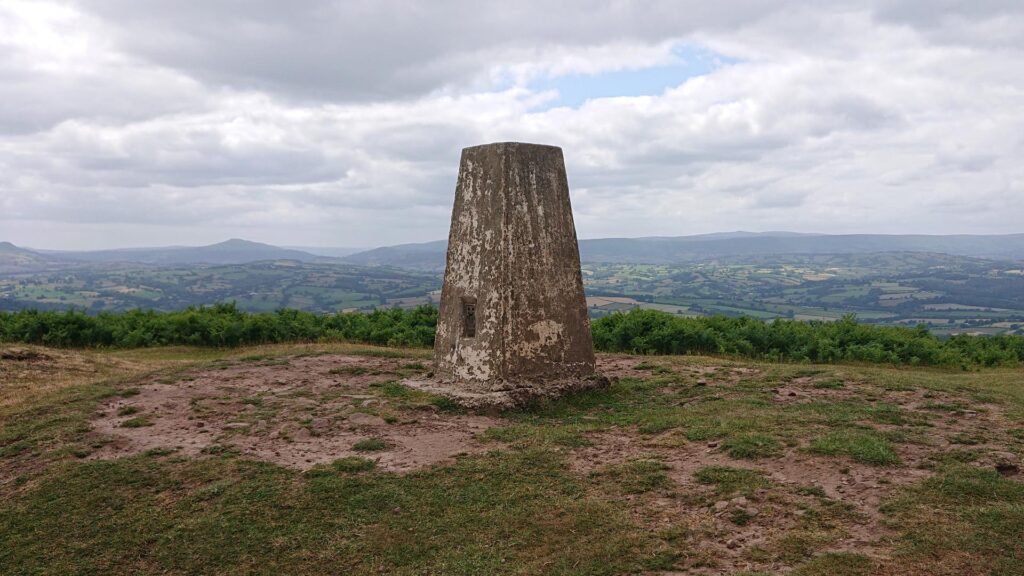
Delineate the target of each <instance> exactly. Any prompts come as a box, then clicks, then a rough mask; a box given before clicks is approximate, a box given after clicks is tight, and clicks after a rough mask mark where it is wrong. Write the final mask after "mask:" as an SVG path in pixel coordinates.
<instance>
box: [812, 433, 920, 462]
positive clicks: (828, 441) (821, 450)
mask: <svg viewBox="0 0 1024 576" xmlns="http://www.w3.org/2000/svg"><path fill="white" fill-rule="evenodd" d="M809 450H810V451H811V452H813V453H815V454H824V455H827V456H838V455H843V456H849V457H850V458H852V459H853V460H854V461H856V462H860V463H862V464H871V465H874V466H892V465H895V464H899V462H900V458H899V455H898V454H896V451H895V450H894V449H893V447H892V443H891V442H889V440H887V439H886V438H885V437H883V436H882V435H881V434H879V433H877V432H874V431H870V430H857V429H843V430H837V431H835V432H830V433H828V434H826V435H825V436H822V437H820V438H815V439H814V440H812V441H811V444H810V447H809Z"/></svg>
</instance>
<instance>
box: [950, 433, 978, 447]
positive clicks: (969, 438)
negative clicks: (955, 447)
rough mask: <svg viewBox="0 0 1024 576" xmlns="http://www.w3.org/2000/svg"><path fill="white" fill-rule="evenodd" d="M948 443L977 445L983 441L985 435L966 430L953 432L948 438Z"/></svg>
mask: <svg viewBox="0 0 1024 576" xmlns="http://www.w3.org/2000/svg"><path fill="white" fill-rule="evenodd" d="M948 440H949V443H950V444H962V445H965V446H977V445H978V444H984V443H985V437H984V436H981V435H980V434H968V433H966V432H960V433H959V434H954V435H952V436H950V437H949V438H948Z"/></svg>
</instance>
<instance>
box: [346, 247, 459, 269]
mask: <svg viewBox="0 0 1024 576" xmlns="http://www.w3.org/2000/svg"><path fill="white" fill-rule="evenodd" d="M447 251H448V241H447V240H435V241H434V242H424V243H422V244H399V245H397V246H385V247H382V248H374V249H373V250H367V251H365V252H359V253H357V254H352V255H351V256H346V257H344V258H342V261H344V262H348V263H349V264H357V265H360V266H396V267H398V268H410V269H414V270H441V269H443V268H444V266H445V257H446V255H447Z"/></svg>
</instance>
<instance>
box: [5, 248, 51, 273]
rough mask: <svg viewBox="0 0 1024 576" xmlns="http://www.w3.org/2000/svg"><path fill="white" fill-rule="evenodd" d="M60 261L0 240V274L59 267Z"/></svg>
mask: <svg viewBox="0 0 1024 576" xmlns="http://www.w3.org/2000/svg"><path fill="white" fill-rule="evenodd" d="M60 263H61V261H60V259H58V258H53V257H51V256H47V255H46V254H40V253H38V252H33V251H32V250H27V249H25V248H19V247H18V246H15V245H14V244H11V243H10V242H0V274H4V273H11V272H22V271H36V270H48V269H52V268H55V267H59V265H60Z"/></svg>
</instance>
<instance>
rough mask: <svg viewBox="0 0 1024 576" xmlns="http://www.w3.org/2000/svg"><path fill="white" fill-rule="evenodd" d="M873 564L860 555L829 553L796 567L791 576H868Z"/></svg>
mask: <svg viewBox="0 0 1024 576" xmlns="http://www.w3.org/2000/svg"><path fill="white" fill-rule="evenodd" d="M874 568H875V563H874V562H873V561H872V560H871V559H870V558H868V557H867V556H864V555H862V554H853V553H850V552H829V553H826V554H822V555H820V556H817V557H815V558H813V559H812V560H810V561H809V562H806V563H804V564H801V565H800V566H799V567H797V569H796V570H794V571H793V572H791V574H793V576H820V575H823V574H828V576H870V575H871V574H872V572H873V571H874Z"/></svg>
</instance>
